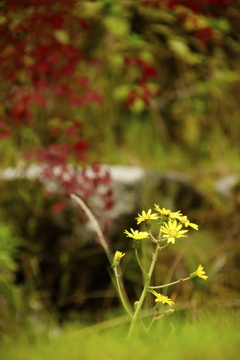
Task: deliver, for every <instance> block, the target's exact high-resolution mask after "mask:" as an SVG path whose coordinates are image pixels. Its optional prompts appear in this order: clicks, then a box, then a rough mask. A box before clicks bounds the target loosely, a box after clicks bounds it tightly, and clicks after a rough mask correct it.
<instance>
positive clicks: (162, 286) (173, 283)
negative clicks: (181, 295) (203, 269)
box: [149, 276, 191, 289]
mask: <svg viewBox="0 0 240 360" xmlns="http://www.w3.org/2000/svg"><path fill="white" fill-rule="evenodd" d="M190 279H191V277H190V276H189V277H187V278H185V279H179V280H177V281H173V282H171V283H168V284H164V285H158V286H149V289H162V288H165V287H168V286H171V285H175V284H179V283H180V282H183V281H187V280H190Z"/></svg>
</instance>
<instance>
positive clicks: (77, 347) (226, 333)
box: [0, 310, 240, 360]
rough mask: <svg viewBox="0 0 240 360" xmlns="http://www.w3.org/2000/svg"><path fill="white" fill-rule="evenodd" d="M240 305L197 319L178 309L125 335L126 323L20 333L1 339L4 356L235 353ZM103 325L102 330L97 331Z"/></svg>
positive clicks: (58, 358) (27, 359)
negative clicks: (130, 335)
mask: <svg viewBox="0 0 240 360" xmlns="http://www.w3.org/2000/svg"><path fill="white" fill-rule="evenodd" d="M239 321H240V311H233V310H225V311H220V312H219V311H215V312H214V313H212V312H210V311H205V313H204V315H201V316H200V318H198V320H194V321H193V320H191V319H190V318H188V317H187V318H183V319H181V316H180V313H179V314H178V313H175V314H173V315H171V316H169V317H166V318H163V319H162V320H160V321H159V322H158V323H156V326H155V327H154V328H153V331H152V333H150V334H149V335H147V336H146V335H145V334H143V333H139V334H135V335H134V337H133V338H131V339H130V340H126V331H127V329H126V325H122V326H121V325H116V326H114V327H111V328H108V327H107V326H106V327H104V326H102V327H101V326H100V327H98V331H97V328H96V326H95V327H94V326H93V327H82V326H80V325H79V324H70V325H67V326H65V327H64V328H63V329H61V330H58V329H57V330H56V329H55V330H53V329H52V330H49V331H45V332H44V334H41V335H40V334H38V335H36V334H35V335H34V334H33V332H31V333H30V332H28V331H25V332H23V333H22V334H21V336H20V337H19V338H17V339H16V338H14V339H13V338H8V337H5V339H4V340H3V341H2V342H1V344H0V354H1V358H2V359H4V360H32V359H34V360H43V359H44V360H80V359H81V360H91V359H95V358H97V359H98V360H108V359H112V360H115V359H116V360H118V359H119V360H120V359H121V360H125V359H126V360H129V359H138V360H141V359H151V360H155V359H156V360H157V359H166V360H175V359H178V360H181V359H184V360H188V359H189V360H193V359H199V360H200V359H201V360H202V359H206V360H208V359H209V360H210V359H218V360H226V359H232V358H238V355H239V342H240V333H239ZM99 328H101V331H99Z"/></svg>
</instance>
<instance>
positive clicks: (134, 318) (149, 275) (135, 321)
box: [128, 243, 161, 338]
mask: <svg viewBox="0 0 240 360" xmlns="http://www.w3.org/2000/svg"><path fill="white" fill-rule="evenodd" d="M160 250H161V248H160V245H159V243H158V244H157V247H156V250H155V253H154V255H153V259H152V263H151V265H150V269H149V272H148V274H147V275H146V277H145V284H144V288H143V291H142V294H141V297H140V299H139V301H138V304H137V307H136V310H135V313H134V315H133V318H132V322H131V325H130V329H129V332H128V338H130V337H131V335H132V334H133V331H134V329H135V327H136V324H137V320H138V317H139V313H140V310H141V308H142V305H143V302H144V300H145V297H146V294H147V292H148V290H149V284H150V280H151V277H152V274H153V270H154V267H155V264H156V261H157V258H158V253H159V251H160Z"/></svg>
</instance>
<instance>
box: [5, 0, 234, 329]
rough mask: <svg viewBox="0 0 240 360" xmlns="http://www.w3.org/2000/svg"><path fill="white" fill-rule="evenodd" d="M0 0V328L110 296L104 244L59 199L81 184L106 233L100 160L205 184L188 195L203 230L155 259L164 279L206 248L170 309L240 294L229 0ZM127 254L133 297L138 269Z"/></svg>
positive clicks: (225, 302) (108, 300)
mask: <svg viewBox="0 0 240 360" xmlns="http://www.w3.org/2000/svg"><path fill="white" fill-rule="evenodd" d="M0 6H1V7H0V84H1V85H0V99H1V101H0V153H1V157H0V166H1V180H0V189H1V202H0V269H1V277H0V304H1V306H0V315H1V317H0V330H1V331H5V330H6V329H10V330H13V329H15V328H16V329H17V328H18V326H19V324H21V323H22V321H23V320H24V319H26V318H28V317H30V318H34V317H35V316H38V315H39V314H41V316H43V314H49V315H50V314H51V316H52V315H53V314H54V316H56V318H57V319H58V320H59V319H60V320H64V319H65V318H69V317H70V318H71V316H74V317H76V316H78V315H79V312H81V313H83V312H84V314H85V315H84V316H86V317H88V315H86V314H87V313H89V312H90V314H91V319H92V316H93V315H92V314H93V313H94V314H95V315H94V320H95V319H96V318H97V319H101V316H103V312H102V309H104V310H106V311H107V310H108V309H110V308H111V307H112V306H113V305H114V306H116V305H117V304H118V303H117V300H116V294H115V291H114V288H113V286H112V285H111V281H110V277H109V273H108V269H107V261H106V260H105V255H104V253H103V251H102V250H101V248H100V247H99V244H98V243H97V240H96V239H94V240H96V241H93V242H92V243H91V244H87V246H86V238H85V234H84V232H86V218H85V216H84V214H82V213H81V212H80V211H79V209H76V208H75V207H72V206H69V202H70V201H69V195H70V194H71V193H72V192H74V193H77V194H79V195H80V196H81V197H82V198H83V199H84V201H85V202H86V203H87V204H88V205H89V207H90V208H91V210H92V211H93V213H94V214H95V216H96V218H97V219H98V221H99V223H100V224H101V227H102V230H103V232H104V234H106V236H108V229H109V226H110V220H109V219H110V215H109V214H111V212H112V211H114V206H116V204H115V203H114V198H113V187H112V186H113V183H112V179H111V176H110V174H109V173H108V171H107V170H104V171H103V170H101V164H109V165H113V166H114V165H126V166H138V167H141V168H143V169H144V170H154V171H156V172H173V171H174V172H180V173H182V174H184V175H187V176H188V179H189V181H190V184H192V185H193V186H194V187H195V188H196V189H198V190H199V191H201V192H202V193H204V199H206V202H205V205H204V206H201V207H196V208H194V209H191V208H189V209H187V210H188V214H187V215H189V218H190V219H191V215H192V217H193V220H194V222H196V223H199V226H200V231H199V233H197V234H196V233H193V234H192V237H191V240H189V242H186V243H185V245H184V246H183V245H181V244H176V247H175V248H173V249H172V250H171V251H170V253H169V254H166V255H164V256H163V259H162V263H161V264H160V265H159V270H158V271H159V273H160V274H161V278H163V279H164V280H169V279H172V276H176V277H177V278H178V277H179V276H180V277H181V276H185V275H186V274H188V271H189V270H190V269H192V268H193V267H194V266H195V264H196V265H198V263H202V264H203V265H204V268H205V269H206V271H207V272H208V275H209V280H208V282H206V283H205V282H204V283H202V282H196V283H194V284H189V285H186V286H185V287H184V289H183V288H177V289H175V295H174V294H173V295H174V296H175V297H179V303H180V304H182V308H184V307H189V306H190V307H191V306H192V307H193V308H194V309H195V310H196V308H197V307H201V304H203V303H204V304H205V306H206V305H208V306H209V307H212V306H213V307H214V306H216V304H217V303H218V304H221V305H222V306H226V307H228V306H232V307H235V306H239V299H240V297H239V291H240V288H239V276H240V269H239V259H240V241H239V236H240V228H239V206H240V202H239V201H240V197H239V196H240V183H239V178H238V174H239V155H240V146H239V137H240V110H239V101H240V96H239V90H240V65H239V64H240V61H239V60H240V44H239V41H240V35H239V26H240V3H239V1H231V0H218V1H216V0H208V1H197V0H196V1H187V0H185V1H184V0H182V1H174V0H165V1H155V0H149V1H143V0H142V1H141V0H139V1H134V0H128V1H114V0H102V1H101V0H96V1H90V0H89V1H87V0H79V1H78V0H77V1H69V0H58V1H55V0H53V1H51V2H49V1H47V0H39V1H34V0H12V1H2V2H1V5H0ZM30 166H31V167H30ZM34 166H35V167H34ZM29 167H30V168H31V169H33V170H31V172H30V173H29V172H27V169H29ZM6 169H7V171H6ZM26 174H28V175H26ZM232 179H233V181H232ZM219 181H222V184H223V192H222V193H221V194H220V193H218V192H217V191H216V183H217V182H219ZM229 181H230V185H231V186H230V187H229V186H228V184H229ZM145 187H146V188H147V187H148V183H146V184H145ZM187 191H188V190H187V189H186V193H187ZM186 195H187V194H186ZM158 198H159V195H158ZM150 200H151V202H150ZM159 201H160V202H161V197H160V198H159ZM154 202H156V200H155V194H154V193H152V194H151V199H150V198H149V202H148V201H147V200H146V201H145V204H144V205H145V206H146V207H147V208H146V210H147V209H148V208H149V207H151V206H153V203H154ZM160 205H161V204H160ZM176 205H177V204H176ZM141 210H142V209H138V211H141ZM173 210H175V209H173ZM176 210H179V209H176ZM136 215H137V214H136ZM132 220H134V219H132ZM116 225H117V224H116ZM79 229H80V230H79ZM81 229H82V230H81ZM81 231H82V236H81V237H80V238H79V237H78V238H77V239H76V233H77V234H79V233H80V234H81ZM123 231H124V228H123V229H119V232H122V233H123ZM126 259H127V260H126V264H127V265H125V267H126V268H125V270H124V271H125V275H126V284H127V286H129V290H130V294H131V296H132V297H133V298H135V296H137V294H138V292H139V290H140V284H141V282H139V281H141V276H140V277H138V276H137V275H136V271H135V270H136V266H135V263H134V262H133V261H132V260H131V258H130V257H128V258H127V256H126ZM180 263H181V264H182V265H180ZM169 264H170V265H169ZM175 270H176V275H173V273H174V271H175ZM132 281H133V282H134V284H137V283H139V287H138V286H137V285H135V286H134V287H131V285H130V284H131V282H132ZM86 284H87V285H86ZM94 288H95V289H96V290H95V292H94ZM86 289H90V290H91V291H90V293H88V291H86ZM93 300H94V301H93ZM100 309H101V315H99V311H98V310H100Z"/></svg>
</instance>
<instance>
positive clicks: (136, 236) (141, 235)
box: [124, 229, 149, 240]
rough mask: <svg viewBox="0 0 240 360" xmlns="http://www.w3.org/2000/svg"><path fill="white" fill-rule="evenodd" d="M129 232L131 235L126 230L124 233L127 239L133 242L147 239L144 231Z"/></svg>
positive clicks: (147, 235) (146, 233)
mask: <svg viewBox="0 0 240 360" xmlns="http://www.w3.org/2000/svg"><path fill="white" fill-rule="evenodd" d="M131 232H132V234H131V233H130V232H129V231H127V230H125V231H124V233H125V234H127V236H128V237H131V238H133V239H134V240H141V239H146V238H148V237H149V234H148V232H146V231H138V230H133V229H131Z"/></svg>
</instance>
